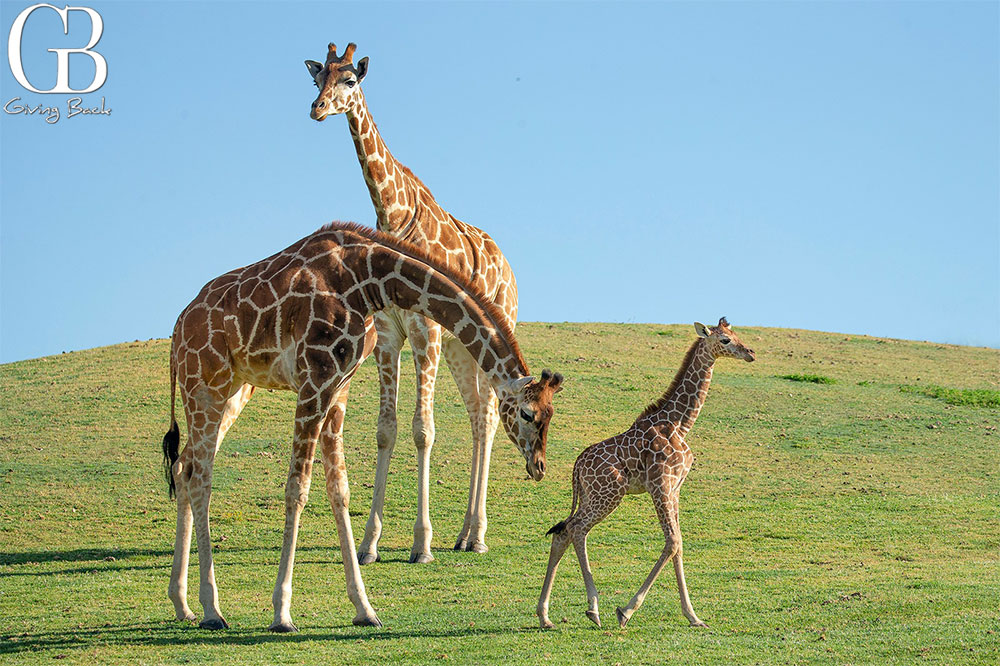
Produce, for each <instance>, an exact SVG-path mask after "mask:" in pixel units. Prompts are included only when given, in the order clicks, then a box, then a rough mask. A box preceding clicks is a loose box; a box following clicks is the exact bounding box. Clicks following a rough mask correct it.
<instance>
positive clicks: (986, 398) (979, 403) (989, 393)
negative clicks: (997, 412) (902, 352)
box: [899, 384, 1000, 407]
mask: <svg viewBox="0 0 1000 666" xmlns="http://www.w3.org/2000/svg"><path fill="white" fill-rule="evenodd" d="M899 389H900V390H901V391H903V392H905V393H916V394H918V395H925V396H927V397H929V398H937V399H939V400H944V401H945V402H947V403H948V404H949V405H967V406H969V407H1000V391H995V390H992V389H955V388H945V387H943V386H913V385H910V384H906V385H904V386H900V387H899Z"/></svg>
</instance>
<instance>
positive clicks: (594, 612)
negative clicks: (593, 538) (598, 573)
mask: <svg viewBox="0 0 1000 666" xmlns="http://www.w3.org/2000/svg"><path fill="white" fill-rule="evenodd" d="M588 531H589V528H588V529H587V530H586V531H585V530H583V529H580V530H575V531H574V532H575V533H574V534H573V547H574V548H575V549H576V556H577V559H579V560H580V571H581V572H582V573H583V584H584V585H585V586H586V588H587V618H588V619H590V621H591V622H593V623H594V624H596V625H597V626H598V627H599V626H601V615H600V612H599V611H598V608H597V586H596V585H595V584H594V574H593V573H592V572H591V571H590V559H589V558H588V557H587V532H588Z"/></svg>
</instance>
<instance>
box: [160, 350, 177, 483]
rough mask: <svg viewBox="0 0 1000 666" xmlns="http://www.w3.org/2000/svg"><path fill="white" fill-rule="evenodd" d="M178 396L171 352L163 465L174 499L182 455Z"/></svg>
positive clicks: (175, 366)
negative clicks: (176, 466)
mask: <svg viewBox="0 0 1000 666" xmlns="http://www.w3.org/2000/svg"><path fill="white" fill-rule="evenodd" d="M176 397H177V365H176V363H175V362H174V355H173V353H172V350H171V354H170V430H168V431H167V434H166V435H164V436H163V467H164V472H165V473H166V476H167V488H168V490H167V492H168V493H169V495H170V498H171V499H173V498H174V495H176V494H177V486H176V485H175V483H174V472H173V467H174V463H175V462H177V458H178V457H179V456H180V453H179V452H178V451H179V449H180V443H181V431H180V429H179V428H178V427H177V418H176V416H175V413H174V403H175V401H176Z"/></svg>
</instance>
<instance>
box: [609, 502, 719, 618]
mask: <svg viewBox="0 0 1000 666" xmlns="http://www.w3.org/2000/svg"><path fill="white" fill-rule="evenodd" d="M650 495H651V496H652V498H653V506H655V507H656V515H657V518H659V519H660V526H661V527H662V528H663V536H664V541H665V542H664V545H663V552H662V553H660V557H659V558H658V559H657V560H656V564H654V565H653V570H652V571H650V572H649V575H648V576H646V580H644V581H643V583H642V585H640V586H639V590H638V591H637V592H636V593H635V596H634V597H632V599H631V600H630V601H629V602H628V605H627V606H625V608H621V607H619V608H618V609H616V611H617V614H618V625H619V626H620V627H622V628H624V627H625V625H626V624H628V621H629V619H630V618H631V617H632V614H633V613H635V611H637V610H638V609H639V606H641V605H642V602H643V601H644V600H645V598H646V594H648V593H649V588H651V587H652V586H653V582H654V581H655V580H656V577H657V576H658V575H660V571H661V570H662V569H663V567H664V566H665V565H666V563H667V562H668V561H669V560H670V559H671V558H673V557H674V556H676V555H677V553H679V552H680V549H681V532H680V528H679V527H678V523H677V500H676V494H675V495H674V497H670V496H669V495H668V494H667V493H666V492H663V491H661V490H659V489H651V492H650ZM675 567H676V564H675ZM681 596H682V598H684V597H686V596H687V589H686V588H685V589H684V592H683V593H682V595H681ZM682 603H683V602H682ZM688 610H690V601H689V602H688ZM685 615H687V613H686V612H685ZM691 617H694V613H693V612H692V614H691V615H690V616H688V619H689V620H690V618H691ZM694 620H695V621H696V622H700V620H698V618H697V617H694ZM692 624H694V622H692Z"/></svg>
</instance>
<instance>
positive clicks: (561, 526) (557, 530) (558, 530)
mask: <svg viewBox="0 0 1000 666" xmlns="http://www.w3.org/2000/svg"><path fill="white" fill-rule="evenodd" d="M577 485H578V484H577V482H576V465H573V504H572V505H571V506H570V508H569V517H567V518H566V520H560V521H559V522H558V523H556V524H555V525H553V526H552V529H550V530H549V531H548V532H546V533H545V536H548V535H550V534H562V533H563V531H565V529H566V523H568V522H569V521H571V520H572V519H573V516H574V515H576V508H577V506H578V505H579V500H580V493H579V491H578V490H577Z"/></svg>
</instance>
